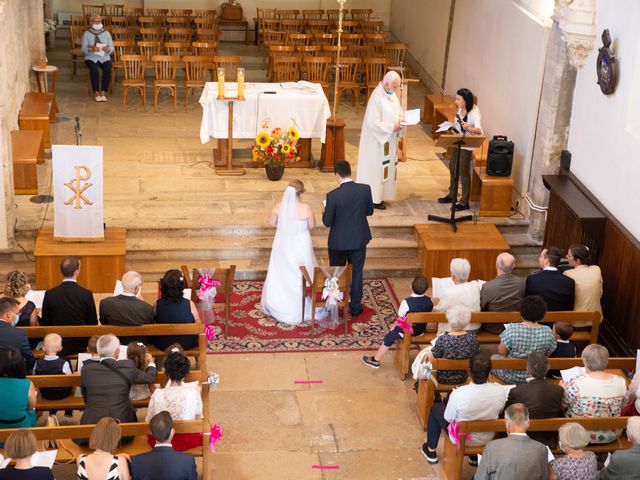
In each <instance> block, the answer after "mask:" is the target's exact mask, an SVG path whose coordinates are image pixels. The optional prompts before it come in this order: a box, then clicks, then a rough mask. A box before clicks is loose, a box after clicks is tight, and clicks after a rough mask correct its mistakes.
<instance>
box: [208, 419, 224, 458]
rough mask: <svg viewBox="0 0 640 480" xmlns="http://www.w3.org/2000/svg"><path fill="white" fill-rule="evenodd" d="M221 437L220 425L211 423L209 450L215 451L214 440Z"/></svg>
mask: <svg viewBox="0 0 640 480" xmlns="http://www.w3.org/2000/svg"><path fill="white" fill-rule="evenodd" d="M221 438H222V429H221V428H220V425H218V424H217V423H214V424H213V425H211V434H210V435H209V450H211V453H216V442H217V441H218V440H220V439H221Z"/></svg>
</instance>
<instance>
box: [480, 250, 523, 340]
mask: <svg viewBox="0 0 640 480" xmlns="http://www.w3.org/2000/svg"><path fill="white" fill-rule="evenodd" d="M515 266H516V259H515V258H514V257H513V255H511V254H510V253H507V252H503V253H501V254H500V255H498V257H497V258H496V273H497V276H496V278H494V279H493V280H489V281H488V282H487V283H485V284H484V285H482V290H481V291H480V310H482V311H483V312H517V311H518V310H520V303H521V302H522V299H523V298H524V278H522V277H518V276H516V275H514V274H513V273H512V272H513V269H514V268H515ZM482 329H483V330H485V331H486V332H489V333H493V334H496V335H500V334H501V333H502V331H503V330H504V325H502V324H501V323H486V324H484V325H482Z"/></svg>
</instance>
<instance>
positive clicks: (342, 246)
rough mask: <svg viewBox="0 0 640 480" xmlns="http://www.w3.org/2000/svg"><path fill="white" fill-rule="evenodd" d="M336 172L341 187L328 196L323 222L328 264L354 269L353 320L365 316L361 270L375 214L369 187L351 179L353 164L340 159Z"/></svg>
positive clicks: (351, 305)
mask: <svg viewBox="0 0 640 480" xmlns="http://www.w3.org/2000/svg"><path fill="white" fill-rule="evenodd" d="M333 172H334V173H335V174H336V179H337V180H338V183H339V184H340V186H339V187H338V188H336V189H335V190H332V191H330V192H329V193H328V194H327V200H326V204H325V207H324V211H323V212H322V223H324V225H325V226H326V227H329V228H330V230H329V262H330V263H331V265H332V266H339V265H346V264H347V262H348V263H350V264H351V266H352V277H351V294H350V295H351V301H350V304H349V310H350V312H351V317H357V316H358V315H360V314H361V313H362V270H363V268H364V260H365V257H366V255H367V243H369V240H371V230H370V229H369V223H368V222H367V217H368V216H369V215H373V200H372V198H371V187H369V185H365V184H361V183H355V182H354V181H353V180H352V179H351V165H349V162H347V161H346V160H338V161H337V162H336V163H335V164H334V166H333Z"/></svg>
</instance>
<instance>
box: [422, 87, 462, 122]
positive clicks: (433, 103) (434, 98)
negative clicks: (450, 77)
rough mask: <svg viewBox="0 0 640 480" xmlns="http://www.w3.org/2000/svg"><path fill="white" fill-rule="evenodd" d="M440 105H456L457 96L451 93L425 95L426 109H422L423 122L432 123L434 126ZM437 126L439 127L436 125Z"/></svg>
mask: <svg viewBox="0 0 640 480" xmlns="http://www.w3.org/2000/svg"><path fill="white" fill-rule="evenodd" d="M440 106H449V107H453V106H455V98H453V96H451V95H425V96H424V110H423V111H422V123H430V124H431V126H432V127H433V125H434V124H435V122H434V114H435V109H436V107H440ZM436 128H438V127H437V126H436Z"/></svg>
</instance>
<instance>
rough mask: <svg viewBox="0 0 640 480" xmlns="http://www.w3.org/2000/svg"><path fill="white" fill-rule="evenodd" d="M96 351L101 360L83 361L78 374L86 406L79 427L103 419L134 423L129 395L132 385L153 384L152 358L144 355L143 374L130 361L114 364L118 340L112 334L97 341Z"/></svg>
mask: <svg viewBox="0 0 640 480" xmlns="http://www.w3.org/2000/svg"><path fill="white" fill-rule="evenodd" d="M97 350H98V355H100V359H99V360H97V361H96V360H92V359H89V360H86V361H85V362H84V365H83V367H82V372H81V374H80V375H81V387H80V388H81V391H82V397H83V398H84V402H85V409H84V412H83V413H82V418H81V419H80V423H81V424H91V423H96V422H97V421H98V420H100V419H101V418H104V417H112V418H116V419H118V420H119V421H121V422H137V421H138V418H137V416H136V412H135V410H134V408H133V405H132V404H131V400H130V399H129V391H130V390H131V386H132V385H133V384H138V383H146V384H148V383H154V382H155V379H156V373H157V369H156V366H155V364H154V363H153V359H152V358H151V355H147V359H146V365H147V366H146V368H145V369H144V371H142V370H138V369H137V368H136V367H135V365H134V364H133V362H132V361H131V360H116V358H118V356H119V355H120V340H118V337H116V336H115V335H111V334H107V335H102V336H101V337H100V338H99V339H98V343H97Z"/></svg>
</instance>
